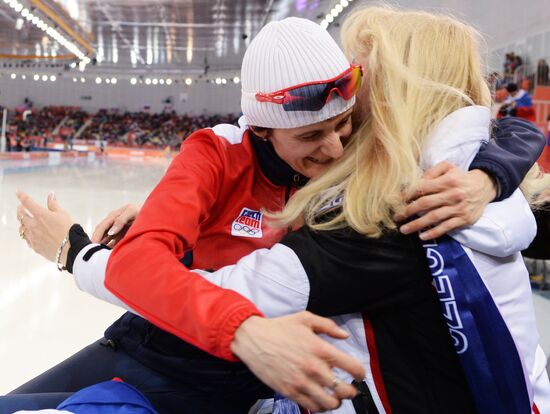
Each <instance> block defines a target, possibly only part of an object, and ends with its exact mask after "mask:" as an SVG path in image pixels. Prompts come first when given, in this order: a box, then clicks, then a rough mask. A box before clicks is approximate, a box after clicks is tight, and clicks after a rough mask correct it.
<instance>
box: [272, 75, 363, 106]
mask: <svg viewBox="0 0 550 414" xmlns="http://www.w3.org/2000/svg"><path fill="white" fill-rule="evenodd" d="M361 78H362V72H361V68H360V67H354V68H353V69H352V70H351V71H349V72H348V73H346V74H345V75H344V76H342V77H341V78H340V79H338V80H336V81H333V82H330V83H320V84H310V85H305V86H302V87H299V88H295V89H291V90H287V91H286V92H285V98H284V102H283V109H284V110H285V111H288V112H291V111H319V110H321V109H322V108H323V106H325V105H326V103H327V102H329V101H330V100H331V99H333V98H334V95H338V96H340V97H341V98H342V99H344V100H346V101H348V100H350V99H351V98H353V97H354V96H355V94H356V93H357V91H358V90H359V88H360V87H361ZM333 92H334V93H333Z"/></svg>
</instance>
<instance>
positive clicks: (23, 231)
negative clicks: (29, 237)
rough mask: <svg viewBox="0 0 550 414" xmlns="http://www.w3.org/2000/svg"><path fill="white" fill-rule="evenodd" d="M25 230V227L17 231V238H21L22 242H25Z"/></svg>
mask: <svg viewBox="0 0 550 414" xmlns="http://www.w3.org/2000/svg"><path fill="white" fill-rule="evenodd" d="M25 230H26V229H25V227H23V228H22V229H19V237H21V238H22V239H23V240H25Z"/></svg>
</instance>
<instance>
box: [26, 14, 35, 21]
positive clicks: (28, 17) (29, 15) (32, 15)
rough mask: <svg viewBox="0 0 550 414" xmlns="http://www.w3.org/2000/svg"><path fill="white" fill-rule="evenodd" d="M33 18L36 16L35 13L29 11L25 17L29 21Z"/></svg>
mask: <svg viewBox="0 0 550 414" xmlns="http://www.w3.org/2000/svg"><path fill="white" fill-rule="evenodd" d="M33 18H34V14H32V13H29V14H27V15H26V16H25V19H27V20H28V21H31V20H32V19H33Z"/></svg>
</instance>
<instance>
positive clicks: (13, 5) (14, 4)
mask: <svg viewBox="0 0 550 414" xmlns="http://www.w3.org/2000/svg"><path fill="white" fill-rule="evenodd" d="M17 4H19V2H18V1H17V0H10V2H9V6H10V7H11V8H12V9H15V6H16V5H17Z"/></svg>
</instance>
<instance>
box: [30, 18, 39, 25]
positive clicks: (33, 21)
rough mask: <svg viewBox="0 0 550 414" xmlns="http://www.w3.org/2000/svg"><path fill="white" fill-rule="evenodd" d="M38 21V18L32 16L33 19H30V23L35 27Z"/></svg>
mask: <svg viewBox="0 0 550 414" xmlns="http://www.w3.org/2000/svg"><path fill="white" fill-rule="evenodd" d="M38 20H40V19H39V17H38V16H34V17H33V18H32V20H31V21H32V24H35V25H36V24H37V23H38Z"/></svg>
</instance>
